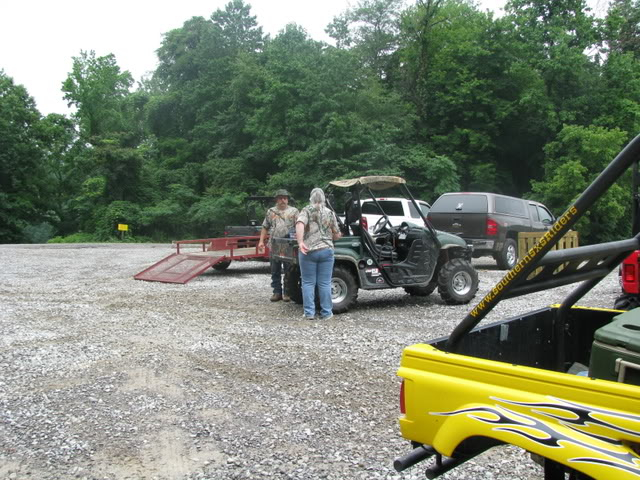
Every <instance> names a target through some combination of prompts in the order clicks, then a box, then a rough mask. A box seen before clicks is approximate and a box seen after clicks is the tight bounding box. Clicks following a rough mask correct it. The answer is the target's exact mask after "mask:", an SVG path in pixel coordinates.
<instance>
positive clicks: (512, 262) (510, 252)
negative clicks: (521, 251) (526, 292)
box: [496, 238, 518, 270]
mask: <svg viewBox="0 0 640 480" xmlns="http://www.w3.org/2000/svg"><path fill="white" fill-rule="evenodd" d="M496 261H497V262H498V268H499V269H501V270H511V269H512V268H513V267H515V266H516V263H518V245H517V244H516V241H515V240H514V239H513V238H507V239H506V240H505V242H504V245H503V246H502V251H501V252H500V253H498V254H496Z"/></svg>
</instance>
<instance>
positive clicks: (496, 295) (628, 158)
mask: <svg viewBox="0 0 640 480" xmlns="http://www.w3.org/2000/svg"><path fill="white" fill-rule="evenodd" d="M639 157H640V135H638V136H636V137H635V138H634V139H633V140H632V141H631V142H629V144H627V146H626V147H625V148H624V149H623V150H622V151H621V152H620V153H619V154H618V155H617V156H616V157H615V158H614V159H613V160H612V161H611V163H610V164H609V165H608V166H607V167H606V168H605V169H604V170H603V171H602V172H601V173H600V175H598V177H597V178H596V179H595V180H594V181H593V182H592V183H591V185H589V187H587V189H586V190H585V191H584V192H582V194H581V195H580V197H578V199H577V200H576V201H575V202H574V203H573V205H571V206H569V208H568V209H567V210H566V211H565V212H564V214H562V215H561V216H560V217H558V219H557V220H556V222H555V223H554V224H553V225H552V226H551V228H550V229H549V230H548V231H547V233H546V234H545V235H544V236H543V237H542V238H541V239H540V240H539V241H538V243H537V244H536V245H535V246H534V247H533V248H532V249H531V250H529V252H528V254H527V255H525V257H524V258H522V259H520V261H519V262H518V263H517V264H516V265H515V266H514V267H513V268H512V269H511V270H510V271H509V272H507V274H506V275H505V276H504V277H503V278H502V280H501V281H500V282H498V284H497V285H496V286H495V287H494V288H493V289H492V290H491V291H490V292H489V293H488V294H487V295H486V296H485V297H484V298H483V299H482V300H480V302H478V304H477V305H476V306H475V307H474V308H473V309H472V310H471V311H470V312H469V313H468V314H467V316H466V317H465V318H464V319H463V320H462V322H460V323H459V324H458V326H457V327H456V328H455V329H454V330H453V332H452V333H451V335H450V336H449V339H448V340H447V343H446V345H445V348H444V349H445V350H446V351H448V352H452V353H453V352H456V351H457V348H458V346H459V344H460V341H461V339H462V338H463V337H464V336H465V335H466V334H467V333H469V332H470V331H471V330H472V329H473V328H474V327H475V326H476V325H478V323H480V321H481V320H482V319H483V318H484V317H485V316H486V315H487V314H488V313H489V312H490V311H491V310H492V309H493V308H494V307H495V306H496V305H497V304H498V303H499V302H500V301H501V300H503V299H505V298H509V297H510V296H515V295H511V293H512V290H514V289H515V288H516V287H517V286H519V285H520V284H521V283H522V282H523V281H524V280H526V279H527V277H529V275H530V274H531V273H532V272H533V271H534V270H535V269H536V268H537V267H538V266H539V265H540V264H541V263H542V259H543V258H544V257H545V254H547V252H549V250H551V248H553V247H554V246H555V245H556V244H557V243H558V242H559V241H560V239H561V238H562V237H563V236H564V235H565V233H567V232H568V231H569V230H570V229H571V227H573V225H574V224H575V223H576V222H577V221H578V220H579V219H580V217H582V215H584V213H585V212H586V211H587V210H588V209H589V208H590V207H591V206H592V205H593V204H594V203H595V202H596V201H597V200H598V199H599V198H600V197H601V196H602V195H603V194H604V193H605V192H606V191H607V190H608V189H609V188H610V187H611V185H613V183H614V182H615V181H616V180H618V179H619V178H620V177H621V176H622V174H623V173H624V172H625V171H626V170H627V169H628V168H629V167H630V166H631V165H632V164H633V163H634V162H637V160H638V158H639ZM611 243H612V244H617V243H618V242H611ZM603 245H609V244H603ZM609 246H612V245H609ZM618 246H620V245H618ZM612 247H613V246H612ZM604 248H605V250H606V248H607V247H604ZM625 248H633V245H632V244H629V245H626V246H625V247H624V248H622V250H621V251H619V252H618V253H617V257H620V258H619V261H618V263H620V261H622V260H623V259H624V256H623V255H624V252H625ZM579 249H583V250H582V253H585V252H587V251H586V250H584V247H579ZM579 249H576V250H579ZM631 251H633V250H630V251H629V253H630V252H631ZM551 253H554V254H555V252H551ZM587 253H588V252H587ZM556 260H558V259H556ZM560 263H562V262H560ZM615 266H616V265H613V264H612V262H609V264H608V265H607V267H608V268H609V271H611V269H613V268H615ZM583 268H584V267H583ZM596 268H600V272H599V273H598V274H597V275H596V274H594V276H593V277H591V278H583V279H582V280H586V281H585V285H584V286H583V287H582V288H579V289H578V292H582V293H581V294H580V295H579V297H578V293H577V294H576V295H570V296H569V297H568V298H567V299H566V300H565V302H564V303H563V309H564V310H565V311H566V310H567V309H568V308H570V306H572V305H573V303H575V301H577V300H579V298H581V297H582V296H583V295H584V294H585V293H586V292H587V291H588V289H591V288H593V286H595V285H596V284H597V283H598V282H599V281H600V280H601V279H602V278H603V274H604V275H606V273H608V272H606V273H605V269H603V268H601V266H599V265H594V266H593V268H592V269H593V270H595V269H596ZM587 270H588V268H587ZM585 271H586V270H585ZM574 281H576V280H574ZM533 283H535V280H532V282H531V284H533ZM542 285H543V283H542V282H541V283H540V285H539V286H542ZM546 288H553V285H552V283H550V282H548V283H547V286H546ZM587 288H588V289H587ZM538 289H542V288H538ZM530 291H533V290H530ZM530 291H523V292H522V293H519V294H524V293H530ZM571 302H573V303H571ZM570 303H571V304H570ZM560 323H561V322H558V324H557V328H558V331H560V329H561V328H563V325H561V324H560ZM558 343H563V342H558ZM559 348H563V347H559Z"/></svg>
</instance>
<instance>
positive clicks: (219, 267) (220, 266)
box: [213, 260, 231, 272]
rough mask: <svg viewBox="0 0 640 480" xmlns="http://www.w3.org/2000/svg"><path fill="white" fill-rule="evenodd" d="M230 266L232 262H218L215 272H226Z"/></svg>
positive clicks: (214, 267)
mask: <svg viewBox="0 0 640 480" xmlns="http://www.w3.org/2000/svg"><path fill="white" fill-rule="evenodd" d="M229 265H231V260H226V261H224V262H218V263H216V264H215V265H214V266H213V269H214V270H218V271H220V272H221V271H223V270H226V269H227V268H229Z"/></svg>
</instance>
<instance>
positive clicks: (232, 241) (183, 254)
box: [133, 236, 269, 284]
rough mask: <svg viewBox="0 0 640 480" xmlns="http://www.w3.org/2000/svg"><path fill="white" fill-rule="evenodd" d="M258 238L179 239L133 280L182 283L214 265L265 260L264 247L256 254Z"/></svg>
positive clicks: (267, 252) (266, 254)
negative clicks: (168, 251) (170, 252)
mask: <svg viewBox="0 0 640 480" xmlns="http://www.w3.org/2000/svg"><path fill="white" fill-rule="evenodd" d="M259 239H260V237H259V236H249V237H229V238H227V237H224V238H205V239H199V240H180V241H177V242H175V245H176V253H172V254H171V255H169V256H168V257H165V258H163V259H162V260H160V261H159V262H157V263H155V264H153V265H151V266H150V267H148V268H146V269H144V270H143V271H141V272H140V273H137V274H136V275H134V276H133V278H135V279H136V280H146V281H148V282H163V283H181V284H185V283H187V282H188V281H190V280H192V279H193V278H195V277H197V276H198V275H201V274H202V273H204V272H205V271H207V270H208V269H209V268H211V267H213V266H215V265H217V264H223V263H225V262H231V261H246V260H259V259H265V258H266V259H268V258H269V249H268V248H265V251H264V252H258V241H259ZM190 247H199V249H197V248H196V249H193V248H190ZM189 250H192V251H189ZM193 250H195V251H193Z"/></svg>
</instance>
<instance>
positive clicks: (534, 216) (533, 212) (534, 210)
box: [529, 203, 540, 222]
mask: <svg viewBox="0 0 640 480" xmlns="http://www.w3.org/2000/svg"><path fill="white" fill-rule="evenodd" d="M529 213H531V220H533V221H534V222H539V221H540V216H539V215H538V209H537V208H536V206H535V205H534V204H533V203H530V204H529Z"/></svg>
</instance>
